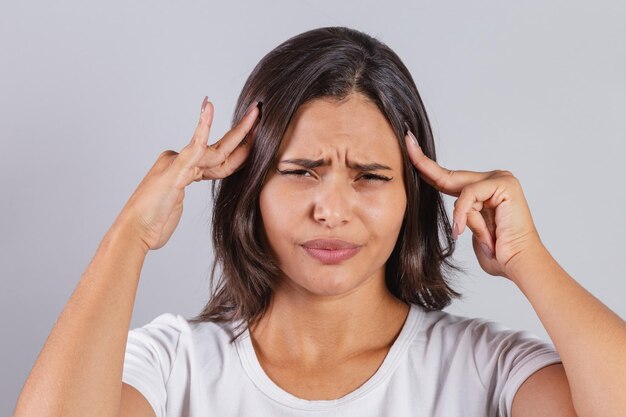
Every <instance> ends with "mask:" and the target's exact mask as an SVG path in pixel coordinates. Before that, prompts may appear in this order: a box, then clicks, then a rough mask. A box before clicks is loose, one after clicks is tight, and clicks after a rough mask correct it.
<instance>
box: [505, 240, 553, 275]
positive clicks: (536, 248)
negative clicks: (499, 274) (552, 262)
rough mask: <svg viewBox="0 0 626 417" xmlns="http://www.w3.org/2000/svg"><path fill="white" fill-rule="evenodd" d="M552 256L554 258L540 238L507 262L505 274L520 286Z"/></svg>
mask: <svg viewBox="0 0 626 417" xmlns="http://www.w3.org/2000/svg"><path fill="white" fill-rule="evenodd" d="M550 258H552V255H551V254H550V252H548V249H547V248H546V247H545V246H544V245H543V243H542V242H541V240H538V241H537V242H535V243H533V244H532V245H529V246H528V247H527V248H526V249H524V250H522V251H520V252H519V253H518V254H517V255H515V256H514V257H513V258H511V259H510V260H509V262H507V264H506V267H505V275H506V277H507V278H508V279H510V280H511V281H513V282H514V283H515V284H516V285H517V286H519V284H520V282H521V281H522V280H524V279H525V278H526V277H527V276H529V275H533V271H536V270H537V268H538V267H539V266H541V265H543V264H545V263H546V262H548V261H549V259H550Z"/></svg>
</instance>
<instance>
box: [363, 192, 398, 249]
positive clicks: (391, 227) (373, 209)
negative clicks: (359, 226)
mask: <svg viewBox="0 0 626 417" xmlns="http://www.w3.org/2000/svg"><path fill="white" fill-rule="evenodd" d="M406 204H407V200H406V194H405V193H404V188H400V187H398V188H396V189H390V190H388V192H385V193H379V194H378V195H376V197H375V198H371V199H369V201H368V202H366V203H364V204H363V205H362V206H361V207H362V210H363V213H364V214H365V216H366V218H367V219H369V223H370V228H371V229H372V232H373V233H375V234H376V235H378V236H379V237H380V238H382V239H385V240H386V239H389V240H395V238H396V234H395V232H399V231H400V228H401V227H402V221H403V219H404V213H405V211H406Z"/></svg>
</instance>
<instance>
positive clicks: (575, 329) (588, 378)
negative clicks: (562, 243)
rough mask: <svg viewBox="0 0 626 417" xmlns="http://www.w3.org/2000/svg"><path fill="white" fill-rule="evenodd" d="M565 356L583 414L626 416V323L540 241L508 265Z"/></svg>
mask: <svg viewBox="0 0 626 417" xmlns="http://www.w3.org/2000/svg"><path fill="white" fill-rule="evenodd" d="M507 275H508V277H509V279H511V280H512V281H513V282H514V283H515V284H516V285H517V286H518V287H519V289H520V290H521V291H522V293H523V294H524V295H525V296H526V298H527V299H528V301H529V302H530V304H531V305H532V307H533V308H534V309H535V312H536V313H537V315H538V316H539V319H540V320H541V323H542V324H543V326H544V327H545V329H546V331H547V332H548V335H549V336H550V338H551V339H552V342H553V343H554V345H555V347H556V349H557V351H558V352H559V356H560V357H561V359H562V361H563V366H564V368H565V373H566V374H567V381H568V382H569V386H570V391H571V395H572V402H573V404H574V407H575V409H576V413H577V414H578V416H579V417H587V416H589V417H592V416H598V417H599V416H602V417H611V416H615V417H617V416H620V417H621V416H624V415H626V394H625V387H626V322H624V320H622V319H621V318H620V317H619V316H618V315H617V314H615V313H614V312H613V311H611V310H610V309H609V308H608V307H607V306H605V305H604V304H602V302H600V300H598V299H597V298H596V297H594V296H593V295H592V294H591V293H589V292H588V291H587V290H586V289H584V288H583V287H582V286H581V285H580V284H578V283H577V282H576V281H575V280H574V279H573V278H572V277H571V276H570V275H569V274H568V273H567V272H565V270H564V269H563V268H561V266H560V265H559V264H558V263H557V261H556V260H555V259H554V258H553V257H552V256H551V255H550V253H549V252H548V250H547V249H546V248H545V246H543V245H542V244H537V245H536V246H535V250H532V251H527V252H525V253H524V254H521V256H520V257H518V258H517V259H513V260H512V261H511V262H510V263H509V265H508V272H507Z"/></svg>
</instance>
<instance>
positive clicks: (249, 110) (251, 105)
mask: <svg viewBox="0 0 626 417" xmlns="http://www.w3.org/2000/svg"><path fill="white" fill-rule="evenodd" d="M257 104H259V102H258V101H255V102H254V103H252V104H250V105H249V106H248V108H247V109H246V116H247V115H249V114H250V112H251V111H252V109H254V108H255V107H256V106H257Z"/></svg>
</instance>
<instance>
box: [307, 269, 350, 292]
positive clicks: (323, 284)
mask: <svg viewBox="0 0 626 417" xmlns="http://www.w3.org/2000/svg"><path fill="white" fill-rule="evenodd" d="M360 284H361V282H357V281H355V280H354V275H353V276H351V277H345V276H343V275H342V274H336V273H335V274H332V273H330V274H325V275H318V276H317V277H313V278H307V279H305V280H304V282H298V285H300V286H301V287H303V288H304V289H305V290H307V291H308V292H310V293H311V294H314V295H320V296H338V295H343V294H348V293H350V292H352V291H353V290H354V289H356V288H358V287H359V285H360Z"/></svg>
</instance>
